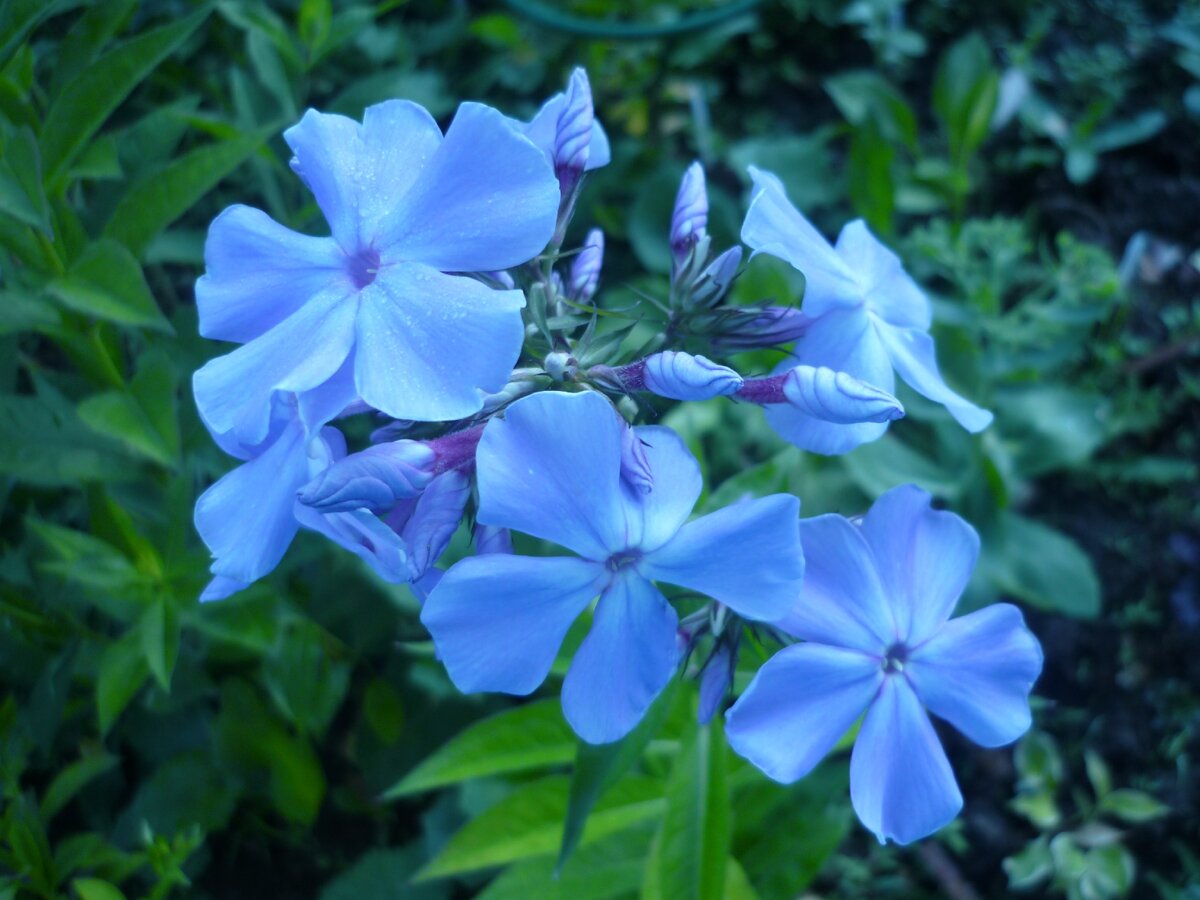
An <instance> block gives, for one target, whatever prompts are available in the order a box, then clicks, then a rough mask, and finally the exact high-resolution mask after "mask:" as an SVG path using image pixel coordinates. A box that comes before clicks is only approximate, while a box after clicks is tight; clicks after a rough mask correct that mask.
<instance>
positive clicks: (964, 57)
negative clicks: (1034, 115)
mask: <svg viewBox="0 0 1200 900" xmlns="http://www.w3.org/2000/svg"><path fill="white" fill-rule="evenodd" d="M999 94H1000V74H999V72H998V71H997V70H996V67H995V65H994V64H993V62H992V50H991V48H990V47H989V46H988V44H987V42H986V41H985V40H984V39H983V38H982V37H980V36H979V35H978V34H977V33H975V32H972V33H971V34H968V35H967V36H966V37H964V38H962V39H961V40H959V41H957V42H956V43H954V44H952V45H951V46H950V47H949V49H947V50H946V52H945V53H944V54H943V55H942V58H941V61H940V62H939V63H938V68H937V73H936V75H935V76H934V85H933V108H934V109H935V110H936V111H937V114H938V115H939V116H940V117H941V119H942V122H943V124H944V125H945V126H946V134H947V137H948V139H949V145H950V156H951V158H952V159H953V160H954V162H955V168H959V169H961V168H964V167H965V166H966V163H967V160H968V159H969V158H970V156H971V154H973V153H974V152H975V150H976V149H978V147H979V145H980V144H981V143H983V139H984V138H985V137H987V133H988V128H989V126H990V125H991V121H992V113H993V112H994V111H995V109H996V100H997V98H998V97H999Z"/></svg>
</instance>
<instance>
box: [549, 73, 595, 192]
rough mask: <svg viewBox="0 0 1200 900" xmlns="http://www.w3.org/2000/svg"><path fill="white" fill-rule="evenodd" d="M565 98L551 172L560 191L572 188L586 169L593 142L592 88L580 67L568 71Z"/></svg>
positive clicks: (555, 139) (559, 118)
mask: <svg viewBox="0 0 1200 900" xmlns="http://www.w3.org/2000/svg"><path fill="white" fill-rule="evenodd" d="M565 99H566V102H565V103H564V104H563V108H562V112H560V113H559V114H558V123H557V131H556V132H555V136H554V173H555V174H556V175H557V176H558V182H559V187H560V188H561V190H562V192H563V194H566V193H568V192H569V191H570V190H571V189H572V188H574V186H575V184H576V183H577V182H578V181H579V178H580V176H581V175H583V172H584V170H585V169H586V168H587V163H588V152H589V150H590V148H591V142H592V121H593V118H594V112H593V109H592V87H591V85H590V84H589V83H588V77H587V72H585V71H584V70H583V69H582V68H577V69H576V70H575V71H574V72H572V73H571V78H570V80H569V81H568V82H567V93H566V98H565Z"/></svg>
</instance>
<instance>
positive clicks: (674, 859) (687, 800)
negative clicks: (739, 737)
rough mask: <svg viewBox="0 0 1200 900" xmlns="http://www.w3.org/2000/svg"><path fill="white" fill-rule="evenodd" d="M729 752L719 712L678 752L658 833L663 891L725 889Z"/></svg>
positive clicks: (694, 893) (706, 893)
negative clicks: (727, 760)
mask: <svg viewBox="0 0 1200 900" xmlns="http://www.w3.org/2000/svg"><path fill="white" fill-rule="evenodd" d="M725 755H726V749H725V735H724V732H723V731H722V729H721V719H720V718H719V717H718V718H714V719H713V720H712V722H711V723H710V724H708V725H706V726H704V727H701V728H698V729H696V730H695V731H694V732H693V733H692V734H691V736H690V737H688V738H687V739H686V740H685V742H684V745H683V747H682V749H681V750H680V751H679V755H678V756H677V757H676V758H675V764H674V766H673V767H672V769H671V777H670V779H669V780H668V782H667V794H666V801H667V808H666V811H665V813H664V815H663V819H662V824H661V825H660V826H659V827H660V829H661V830H660V832H659V836H658V841H659V848H658V850H659V852H658V859H657V864H658V887H659V890H660V891H661V894H662V896H664V897H694V898H697V900H708V898H711V900H720V898H722V897H723V896H724V895H725V877H726V873H725V863H726V857H727V856H728V854H729V842H730V822H729V788H728V785H727V784H726V779H725Z"/></svg>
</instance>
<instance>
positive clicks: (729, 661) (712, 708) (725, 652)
mask: <svg viewBox="0 0 1200 900" xmlns="http://www.w3.org/2000/svg"><path fill="white" fill-rule="evenodd" d="M732 686H733V647H732V646H731V644H730V642H729V641H727V640H723V641H720V642H719V643H718V644H717V647H716V649H715V650H714V651H713V653H712V656H710V657H709V658H708V662H706V663H705V664H704V671H703V672H701V673H700V708H699V710H698V711H697V717H698V719H699V722H700V724H701V725H707V724H708V722H709V720H710V719H712V717H713V716H714V715H715V714H716V712H717V710H718V709H720V708H721V701H723V700H724V699H725V695H726V694H728V693H729V689H730V688H731V687H732Z"/></svg>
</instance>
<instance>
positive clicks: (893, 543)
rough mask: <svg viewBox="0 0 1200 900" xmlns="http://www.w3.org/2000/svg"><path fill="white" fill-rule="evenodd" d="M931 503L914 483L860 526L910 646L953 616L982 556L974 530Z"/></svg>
mask: <svg viewBox="0 0 1200 900" xmlns="http://www.w3.org/2000/svg"><path fill="white" fill-rule="evenodd" d="M930 501H931V498H930V496H929V494H927V493H925V491H923V490H921V489H920V488H919V487H917V486H916V485H912V484H906V485H901V486H900V487H895V488H892V489H891V490H890V491H888V492H887V493H886V494H884V495H883V496H882V497H880V498H879V499H878V500H876V501H875V503H874V505H873V506H872V507H871V508H870V510H868V511H867V514H866V516H865V517H864V518H863V522H862V535H863V537H864V538H866V541H867V543H868V544H870V545H871V550H872V552H873V553H874V556H875V562H876V566H877V567H878V569H879V576H880V581H881V582H882V584H883V590H884V595H885V596H886V597H887V598H888V602H889V604H890V605H891V607H892V612H893V615H894V616H895V620H896V627H897V629H898V630H899V636H900V639H901V640H903V641H904V642H905V643H907V644H908V646H910V647H913V646H915V645H917V644H919V643H921V642H922V641H924V640H925V639H926V638H928V637H929V636H930V635H932V634H933V633H934V632H935V631H936V630H937V629H938V628H939V627H940V626H941V625H942V623H943V622H945V621H946V620H947V619H949V618H950V614H951V613H952V612H954V606H955V604H956V603H957V602H958V598H959V597H960V596H961V595H962V592H963V590H964V588H966V586H967V582H968V581H969V580H970V578H971V571H972V570H973V569H974V568H975V561H976V560H977V559H978V558H979V535H978V534H976V533H975V529H974V528H972V527H971V526H970V525H968V524H967V523H966V522H965V521H964V520H963V519H961V518H960V517H958V516H956V515H955V514H954V513H951V512H944V511H940V510H935V509H933V508H931V507H930Z"/></svg>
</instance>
